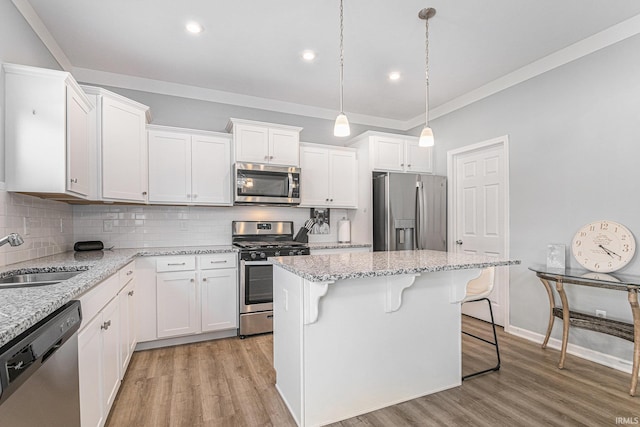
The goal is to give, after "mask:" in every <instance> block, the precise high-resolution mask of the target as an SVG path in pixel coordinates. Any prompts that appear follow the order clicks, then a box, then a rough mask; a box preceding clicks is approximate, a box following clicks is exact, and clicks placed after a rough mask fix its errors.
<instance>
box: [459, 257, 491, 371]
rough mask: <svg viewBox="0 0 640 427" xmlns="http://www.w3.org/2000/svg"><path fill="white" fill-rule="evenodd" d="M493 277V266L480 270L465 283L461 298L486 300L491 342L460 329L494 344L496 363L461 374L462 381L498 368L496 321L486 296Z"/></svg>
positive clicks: (473, 300) (465, 299) (472, 300)
mask: <svg viewBox="0 0 640 427" xmlns="http://www.w3.org/2000/svg"><path fill="white" fill-rule="evenodd" d="M494 279H495V267H489V268H486V269H484V270H482V272H481V273H480V276H478V277H477V278H476V279H473V280H470V281H469V283H467V290H466V294H465V297H464V299H463V300H462V303H463V304H464V303H467V302H478V301H486V302H487V304H488V305H489V314H490V315H491V326H492V328H493V342H491V341H489V340H486V339H484V338H482V337H479V336H477V335H473V334H471V333H469V332H465V331H462V333H463V334H465V335H469V336H470V337H473V338H476V339H479V340H480V341H484V342H486V343H487V344H491V345H492V346H494V347H495V348H496V356H497V358H498V364H497V365H496V366H494V367H493V368H489V369H484V370H482V371H478V372H474V373H472V374H468V375H463V377H462V381H464V380H466V379H468V378H471V377H475V376H476V375H481V374H484V373H487V372H493V371H497V370H499V369H500V348H499V347H498V335H497V334H496V323H495V321H494V319H493V309H492V308H491V301H490V300H489V298H488V296H489V294H490V293H491V291H492V290H493V282H494Z"/></svg>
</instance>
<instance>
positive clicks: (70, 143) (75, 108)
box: [67, 87, 91, 196]
mask: <svg viewBox="0 0 640 427" xmlns="http://www.w3.org/2000/svg"><path fill="white" fill-rule="evenodd" d="M90 111H91V110H90V107H89V106H88V105H87V104H86V103H85V102H84V101H83V100H82V99H80V97H79V96H78V95H77V94H76V93H75V92H74V90H73V89H71V88H70V87H67V189H68V190H69V191H73V192H74V193H77V194H81V195H83V196H88V195H89V186H90V183H89V113H90Z"/></svg>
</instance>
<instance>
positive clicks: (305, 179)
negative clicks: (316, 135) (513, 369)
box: [300, 146, 329, 207]
mask: <svg viewBox="0 0 640 427" xmlns="http://www.w3.org/2000/svg"><path fill="white" fill-rule="evenodd" d="M300 168H301V170H302V172H301V175H300V192H301V194H300V198H301V201H300V204H302V205H304V206H314V207H323V206H328V204H329V150H327V149H325V148H316V147H305V146H303V147H302V148H301V149H300Z"/></svg>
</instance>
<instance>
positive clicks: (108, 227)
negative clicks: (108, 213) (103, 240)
mask: <svg viewBox="0 0 640 427" xmlns="http://www.w3.org/2000/svg"><path fill="white" fill-rule="evenodd" d="M102 231H103V232H105V233H111V232H113V220H112V219H105V220H104V221H102Z"/></svg>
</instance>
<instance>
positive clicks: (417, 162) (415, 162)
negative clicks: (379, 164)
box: [405, 139, 433, 173]
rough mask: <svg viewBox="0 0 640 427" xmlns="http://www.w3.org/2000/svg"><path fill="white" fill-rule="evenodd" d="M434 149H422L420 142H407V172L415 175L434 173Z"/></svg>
mask: <svg viewBox="0 0 640 427" xmlns="http://www.w3.org/2000/svg"><path fill="white" fill-rule="evenodd" d="M432 151H433V150H432V147H420V146H419V145H418V140H417V139H415V140H413V139H408V140H406V141H405V161H406V164H405V170H406V171H407V172H415V173H433V159H432V156H431V155H432Z"/></svg>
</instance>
